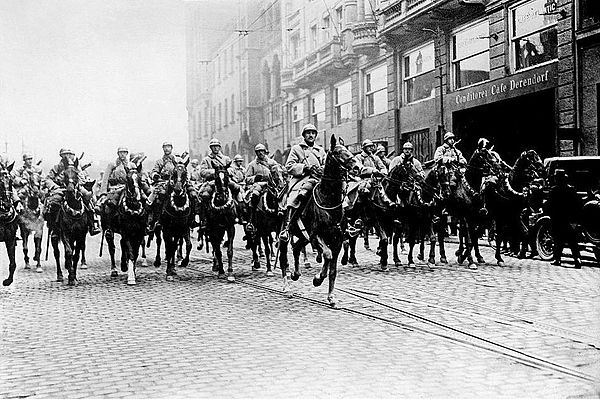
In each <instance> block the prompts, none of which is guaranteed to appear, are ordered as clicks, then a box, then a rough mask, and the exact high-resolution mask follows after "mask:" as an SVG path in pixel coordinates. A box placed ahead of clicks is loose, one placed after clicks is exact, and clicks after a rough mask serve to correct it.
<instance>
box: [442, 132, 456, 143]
mask: <svg viewBox="0 0 600 399" xmlns="http://www.w3.org/2000/svg"><path fill="white" fill-rule="evenodd" d="M453 138H456V136H454V133H452V132H448V133H446V134H444V141H446V140H448V139H453Z"/></svg>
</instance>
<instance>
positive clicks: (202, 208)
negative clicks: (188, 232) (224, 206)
mask: <svg viewBox="0 0 600 399" xmlns="http://www.w3.org/2000/svg"><path fill="white" fill-rule="evenodd" d="M198 218H199V219H200V221H199V225H198V229H199V230H200V231H204V230H206V204H205V202H204V201H202V199H200V201H198Z"/></svg>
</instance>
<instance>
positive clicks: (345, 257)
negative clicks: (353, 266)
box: [340, 256, 348, 266]
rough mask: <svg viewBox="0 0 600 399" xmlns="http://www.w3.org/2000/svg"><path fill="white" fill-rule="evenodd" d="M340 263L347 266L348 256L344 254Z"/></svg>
mask: <svg viewBox="0 0 600 399" xmlns="http://www.w3.org/2000/svg"><path fill="white" fill-rule="evenodd" d="M340 264H341V265H342V266H346V265H347V264H348V257H347V256H342V259H340Z"/></svg>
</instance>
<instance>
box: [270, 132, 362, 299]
mask: <svg viewBox="0 0 600 399" xmlns="http://www.w3.org/2000/svg"><path fill="white" fill-rule="evenodd" d="M355 164H356V161H355V159H354V157H353V156H352V153H351V152H350V151H348V149H347V148H346V147H344V145H343V141H342V140H340V143H339V144H338V142H337V140H336V138H335V136H334V135H332V136H331V143H330V147H329V151H328V152H327V157H326V158H325V166H324V168H323V176H322V177H321V179H320V181H319V182H318V183H317V184H316V185H315V187H314V189H313V192H312V195H311V197H310V198H309V199H308V203H307V204H306V206H305V207H304V208H303V209H302V210H301V213H300V215H299V218H298V221H297V222H296V223H292V224H291V225H290V230H289V231H290V234H291V235H293V236H295V237H297V239H298V240H297V241H296V242H295V243H294V244H293V246H292V249H293V254H294V272H293V273H292V275H291V278H292V280H294V281H295V280H298V278H299V277H300V253H301V252H302V248H304V247H305V246H306V244H308V243H309V242H310V243H311V244H312V246H313V248H315V249H316V250H317V251H318V252H319V253H321V254H322V255H323V266H322V268H321V271H320V273H319V274H317V275H315V276H314V278H313V285H314V286H315V287H318V286H320V285H321V284H322V283H323V280H325V277H327V276H328V275H329V292H328V295H327V300H328V301H329V304H330V305H331V306H332V307H334V308H336V307H337V301H336V299H335V296H334V294H333V291H334V288H335V279H336V276H337V258H338V255H339V253H340V250H341V249H342V242H343V240H344V228H343V225H344V222H345V220H344V210H343V208H342V202H343V200H344V195H345V185H346V181H345V180H346V179H347V177H348V171H350V170H352V169H353V168H354V166H355ZM301 225H302V226H305V229H303V228H301V227H300V226H301ZM305 234H306V235H305ZM287 246H288V245H287V242H280V265H281V275H282V277H283V291H284V293H287V294H288V295H289V294H290V293H291V291H290V286H289V282H288V279H287V269H288V256H287Z"/></svg>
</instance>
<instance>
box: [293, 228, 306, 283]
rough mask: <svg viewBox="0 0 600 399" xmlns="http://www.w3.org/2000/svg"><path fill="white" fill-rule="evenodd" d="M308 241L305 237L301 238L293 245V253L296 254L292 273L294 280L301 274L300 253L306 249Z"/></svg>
mask: <svg viewBox="0 0 600 399" xmlns="http://www.w3.org/2000/svg"><path fill="white" fill-rule="evenodd" d="M306 244H308V243H307V241H306V240H305V239H304V238H301V239H299V240H298V241H296V242H295V243H294V244H293V245H292V253H293V254H294V271H293V272H292V273H290V278H291V279H292V281H297V280H298V279H299V278H300V276H301V275H302V274H301V273H300V253H301V252H302V250H303V249H304V250H305V249H306Z"/></svg>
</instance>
